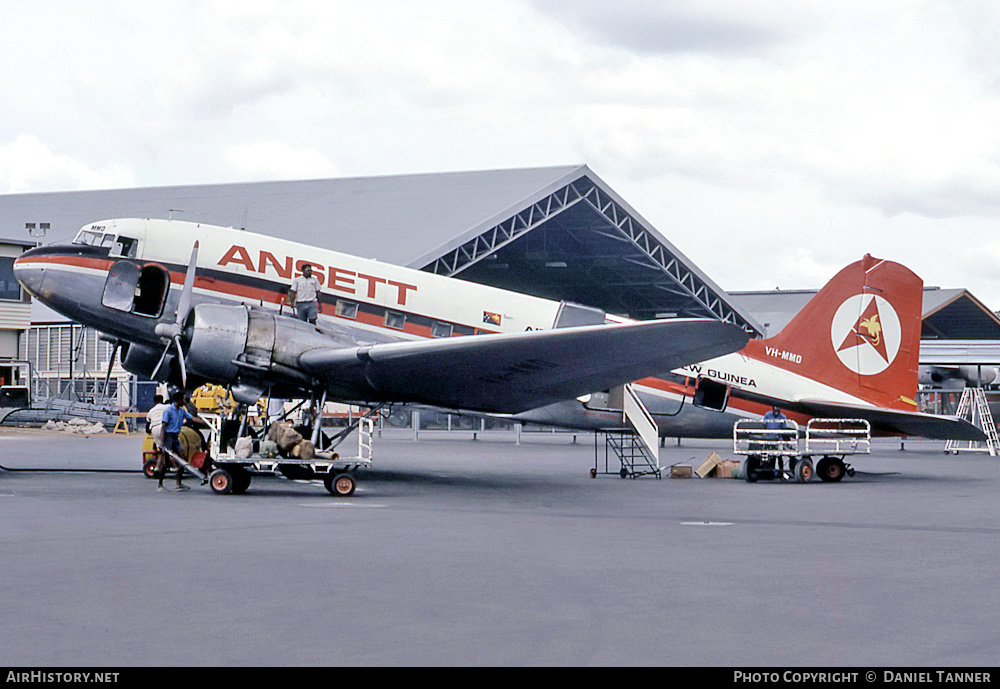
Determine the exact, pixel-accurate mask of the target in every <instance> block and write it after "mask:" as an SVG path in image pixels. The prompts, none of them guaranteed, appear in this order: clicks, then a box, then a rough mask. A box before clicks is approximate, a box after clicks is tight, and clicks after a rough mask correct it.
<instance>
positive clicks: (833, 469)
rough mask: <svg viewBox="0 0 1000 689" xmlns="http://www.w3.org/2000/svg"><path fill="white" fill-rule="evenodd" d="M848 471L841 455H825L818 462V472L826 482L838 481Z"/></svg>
mask: <svg viewBox="0 0 1000 689" xmlns="http://www.w3.org/2000/svg"><path fill="white" fill-rule="evenodd" d="M846 473H847V467H846V466H845V465H844V460H842V459H840V457H824V458H823V459H821V460H819V462H818V463H817V464H816V474H817V475H818V476H819V477H820V480H822V481H824V482H826V483H836V482H837V481H840V480H841V479H842V478H844V474H846Z"/></svg>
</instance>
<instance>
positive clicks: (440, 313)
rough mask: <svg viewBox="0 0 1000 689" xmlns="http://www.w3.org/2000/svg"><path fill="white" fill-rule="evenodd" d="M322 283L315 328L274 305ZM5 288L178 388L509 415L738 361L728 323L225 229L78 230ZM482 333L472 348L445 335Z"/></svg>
mask: <svg viewBox="0 0 1000 689" xmlns="http://www.w3.org/2000/svg"><path fill="white" fill-rule="evenodd" d="M306 263H308V264H310V265H312V266H314V273H313V274H314V275H316V276H317V277H318V278H319V280H320V282H321V283H322V285H323V289H322V293H321V305H320V313H321V315H320V318H319V324H318V325H311V324H309V323H306V322H303V321H299V320H296V319H295V318H294V317H293V316H292V315H288V312H287V310H285V312H284V313H282V311H283V310H284V309H283V308H282V307H281V306H280V305H281V304H282V302H283V299H284V295H285V293H286V292H287V291H288V287H289V285H290V283H291V281H292V278H293V276H294V275H295V274H298V273H300V272H301V270H302V267H303V266H304V265H305V264H306ZM14 270H15V274H16V276H17V279H18V280H19V281H20V282H21V284H22V285H23V286H24V287H25V289H26V290H27V291H28V292H30V293H31V294H32V295H33V296H34V297H35V298H37V299H38V300H39V301H41V302H42V303H44V304H46V305H47V306H49V307H51V308H52V309H54V310H56V311H58V312H59V313H61V314H63V315H65V316H67V317H69V318H71V319H73V320H75V321H78V322H80V323H83V324H84V325H87V326H89V327H92V328H95V329H97V330H98V331H100V332H102V333H104V335H105V336H107V337H109V338H111V339H112V340H114V341H117V342H118V343H120V345H121V348H122V357H121V360H122V365H123V366H124V368H125V369H127V370H128V371H130V372H132V373H135V374H137V375H139V376H143V377H147V378H153V379H156V380H172V381H174V382H177V383H180V384H182V385H184V386H185V387H189V388H190V387H195V386H196V385H200V384H201V383H203V382H206V381H210V382H213V383H219V384H223V385H227V386H230V387H231V390H232V394H233V396H234V398H236V399H237V400H238V401H240V402H243V403H245V404H253V403H255V402H256V401H257V400H258V398H260V397H262V396H264V395H265V394H273V395H274V396H276V397H282V398H308V397H310V396H313V395H315V396H316V398H319V397H321V396H322V398H323V399H331V400H340V401H348V402H355V403H364V404H372V403H382V402H406V403H420V404H427V405H432V406H436V407H443V408H451V409H464V410H471V411H478V412H493V413H503V414H513V413H517V412H522V411H527V410H530V409H534V408H537V407H542V406H546V405H549V404H552V403H555V402H558V401H560V400H565V399H574V398H575V397H578V396H580V395H585V394H587V393H590V392H593V391H595V390H605V389H608V388H611V387H614V386H617V385H622V384H623V383H628V382H629V381H632V380H636V379H637V378H642V377H644V376H648V375H653V374H655V373H657V372H659V371H664V370H670V369H672V368H676V367H678V366H684V365H687V364H691V363H694V362H696V361H701V360H703V359H705V358H707V357H712V356H716V355H720V354H724V353H726V352H733V351H736V350H738V349H739V348H740V347H742V346H743V345H744V344H745V343H746V342H747V337H748V336H747V334H746V333H745V332H744V331H743V330H742V329H741V328H739V327H737V326H735V325H732V324H727V323H721V322H718V321H713V320H708V319H673V320H656V321H645V322H631V321H627V320H625V319H621V318H615V317H614V316H609V315H606V314H604V312H602V311H597V310H596V309H591V308H588V307H582V306H577V305H573V304H569V303H564V302H558V301H551V300H547V299H539V298H536V297H531V296H527V295H524V294H518V293H514V292H509V291H506V290H501V289H496V288H492V287H486V286H483V285H478V284H473V283H469V282H464V281H461V280H456V279H453V278H447V277H443V276H439V275H433V274H430V273H426V272H423V271H419V270H413V269H409V268H402V267H399V266H394V265H389V264H385V263H380V262H378V261H374V260H368V259H363V258H358V257H356V256H349V255H346V254H342V253H337V252H333V251H325V250H322V249H317V248H315V247H310V246H306V245H303V244H297V243H294V242H290V241H285V240H281V239H275V238H273V237H267V236H263V235H259V234H254V233H252V232H245V231H240V230H235V229H231V228H222V227H215V226H209V225H200V224H195V223H189V222H179V221H173V220H141V219H121V220H108V221H104V222H98V223H94V224H91V225H87V226H85V227H84V228H82V229H81V230H80V232H79V233H78V234H77V236H76V238H75V239H74V240H73V241H72V243H69V244H53V245H49V246H44V247H39V248H35V249H31V250H29V251H26V252H25V253H23V254H22V255H21V256H20V257H19V258H18V259H17V261H16V262H15V265H14ZM459 335H481V336H479V337H456V336H459Z"/></svg>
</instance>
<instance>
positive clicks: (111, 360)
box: [104, 340, 121, 397]
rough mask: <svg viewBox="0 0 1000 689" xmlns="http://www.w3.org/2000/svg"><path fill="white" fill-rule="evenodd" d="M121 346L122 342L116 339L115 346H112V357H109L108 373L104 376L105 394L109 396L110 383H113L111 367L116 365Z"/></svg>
mask: <svg viewBox="0 0 1000 689" xmlns="http://www.w3.org/2000/svg"><path fill="white" fill-rule="evenodd" d="M119 346H121V342H119V341H118V340H115V344H114V346H113V347H112V348H111V357H110V358H109V359H108V373H107V375H105V376H104V396H105V397H107V396H108V385H110V383H111V369H113V368H114V367H115V357H116V356H118V347H119Z"/></svg>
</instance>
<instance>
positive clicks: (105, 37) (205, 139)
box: [0, 0, 1000, 310]
mask: <svg viewBox="0 0 1000 689" xmlns="http://www.w3.org/2000/svg"><path fill="white" fill-rule="evenodd" d="M0 16H2V17H3V22H2V23H0V74H2V78H0V194H8V193H24V192H39V191H71V190H83V189H114V188H122V187H148V186H164V185H178V184H211V183H230V182H245V181H265V180H291V179H315V178H325V177H358V176H370V175H395V174H409V173H421V172H451V171H464V170H487V169H506V168H518V167H538V166H555V165H572V164H579V163H585V164H587V165H589V166H590V168H591V169H592V170H593V171H594V172H595V173H596V174H597V175H598V176H599V177H600V178H601V179H603V180H604V181H605V182H606V183H607V184H608V185H609V186H611V188H613V189H614V190H615V191H616V192H618V193H619V194H620V195H621V197H622V198H623V199H625V200H626V201H627V202H628V203H629V204H630V205H631V206H632V207H633V208H634V209H635V210H636V211H637V212H638V213H639V214H640V215H641V216H643V217H644V218H645V219H646V220H648V221H649V222H650V223H651V224H652V225H653V226H654V227H656V228H657V229H658V230H659V231H660V232H661V233H662V234H663V235H664V236H665V237H666V238H667V239H668V240H670V242H672V243H673V244H674V245H675V246H676V247H677V248H678V249H679V250H680V251H681V252H683V253H684V254H685V255H687V256H688V257H689V258H690V259H691V260H692V261H693V262H694V263H695V264H696V265H697V266H699V267H700V268H701V269H702V270H703V271H704V272H705V273H706V274H708V275H709V276H710V277H711V278H712V279H713V280H714V281H715V282H716V283H717V284H719V285H720V286H721V287H722V288H723V289H726V290H750V289H774V288H781V289H800V288H801V289H807V288H818V287H821V286H822V285H823V283H825V282H826V280H828V279H829V278H830V277H832V276H833V274H835V273H836V272H837V271H838V270H839V269H840V268H841V267H843V266H844V265H847V264H848V263H851V262H853V261H855V260H858V259H859V258H861V257H862V256H863V255H864V254H866V253H871V254H872V255H874V256H877V257H879V258H886V259H892V260H895V261H899V262H901V263H903V264H905V265H907V266H908V267H910V268H911V269H912V270H914V271H915V272H916V273H917V274H918V275H920V276H921V277H922V278H923V279H924V282H925V284H927V285H938V286H942V287H949V288H951V287H964V288H967V289H969V290H970V291H971V292H972V294H973V295H975V296H976V297H977V298H979V299H980V300H981V301H983V302H984V303H985V304H986V305H987V306H988V307H989V308H991V309H993V310H998V309H1000V231H998V230H1000V51H998V50H997V49H996V47H995V46H996V45H998V44H1000V7H998V5H997V4H996V3H995V2H990V1H980V0H964V1H962V2H952V1H949V2H945V1H935V0H926V1H920V0H864V1H862V0H842V1H838V0H829V1H820V0H813V1H810V0H797V1H794V2H793V1H791V0H757V1H755V2H746V1H743V0H715V1H711V0H671V1H670V2H666V1H664V0H651V1H641V0H631V1H630V0H618V1H617V2H613V3H612V2H607V1H606V0H477V2H468V1H464V0H463V1H451V0H440V1H439V0H424V1H423V2H419V3H417V2H413V1H412V0H409V1H405V2H404V1H402V0H400V1H390V0H363V1H362V0H358V1H336V0H321V1H317V2H312V1H307V0H300V1H296V0H283V1H281V2H270V1H266V0H236V1H232V2H230V1H224V0H204V1H201V2H181V1H172V0H158V1H157V2H155V3H151V2H141V3H140V2H134V0H128V1H125V0H122V1H119V0H88V1H87V2H85V3H84V2H77V1H75V0H72V1H70V0H65V1H62V2H60V1H57V0H33V1H32V2H30V3H28V2H23V1H21V0H0Z"/></svg>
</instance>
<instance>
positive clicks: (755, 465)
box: [743, 455, 760, 483]
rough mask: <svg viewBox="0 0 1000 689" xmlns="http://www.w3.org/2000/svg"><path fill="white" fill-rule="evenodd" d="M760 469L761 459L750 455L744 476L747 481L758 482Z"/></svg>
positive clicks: (745, 464) (745, 465)
mask: <svg viewBox="0 0 1000 689" xmlns="http://www.w3.org/2000/svg"><path fill="white" fill-rule="evenodd" d="M759 469H760V460H759V459H757V458H756V457H754V456H752V455H751V456H748V457H747V461H746V462H744V469H743V478H744V479H746V482H747V483H756V482H757V479H758V478H759V476H758V473H757V472H758V471H759Z"/></svg>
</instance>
